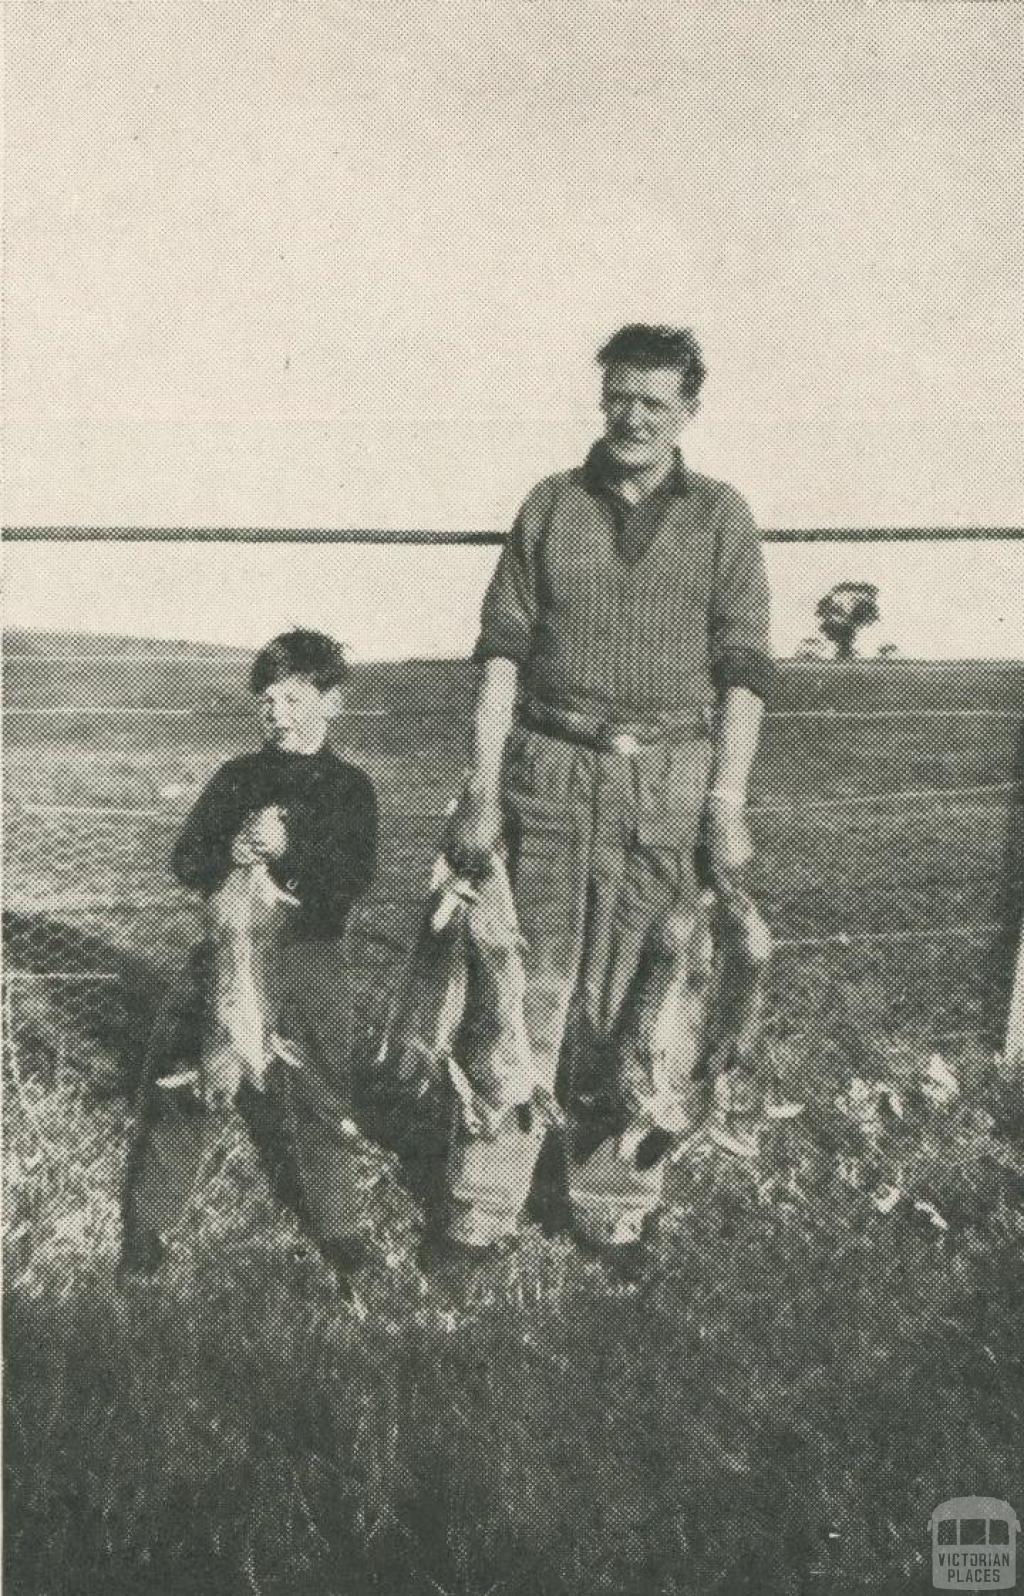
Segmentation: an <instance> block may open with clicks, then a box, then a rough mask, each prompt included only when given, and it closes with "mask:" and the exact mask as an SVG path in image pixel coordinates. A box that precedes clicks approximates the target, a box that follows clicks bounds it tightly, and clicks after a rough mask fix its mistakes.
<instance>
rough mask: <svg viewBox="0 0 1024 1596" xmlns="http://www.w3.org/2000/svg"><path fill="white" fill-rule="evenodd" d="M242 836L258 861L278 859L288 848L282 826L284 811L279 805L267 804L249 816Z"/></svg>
mask: <svg viewBox="0 0 1024 1596" xmlns="http://www.w3.org/2000/svg"><path fill="white" fill-rule="evenodd" d="M243 835H244V836H245V838H246V840H247V842H248V844H249V846H250V848H251V849H252V850H253V852H254V853H255V854H256V855H257V857H258V858H260V859H280V857H281V855H282V854H283V853H284V851H285V849H286V848H287V847H288V832H287V830H286V829H285V824H284V810H283V809H282V808H281V807H280V805H279V804H268V805H267V807H266V808H265V809H257V810H256V812H255V814H252V815H250V816H249V820H248V823H247V825H246V826H245V829H244V832H243Z"/></svg>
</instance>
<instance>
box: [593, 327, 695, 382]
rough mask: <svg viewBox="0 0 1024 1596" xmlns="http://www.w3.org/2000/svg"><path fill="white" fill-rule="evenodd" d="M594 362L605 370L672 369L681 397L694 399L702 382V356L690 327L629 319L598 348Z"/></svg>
mask: <svg viewBox="0 0 1024 1596" xmlns="http://www.w3.org/2000/svg"><path fill="white" fill-rule="evenodd" d="M597 363H598V365H599V366H600V367H601V369H602V370H603V371H605V372H607V370H608V367H609V366H637V367H639V369H640V370H641V371H660V370H664V369H665V368H674V369H675V370H676V371H678V373H679V386H680V388H681V389H682V394H683V398H684V399H696V397H697V395H698V394H699V393H700V387H701V383H702V382H703V381H704V375H705V366H704V357H703V355H702V354H701V352H700V344H699V343H698V342H697V340H696V338H695V337H694V335H693V333H692V332H691V331H690V329H689V327H649V326H647V325H646V324H645V323H644V322H640V321H635V322H630V324H629V326H628V327H620V328H619V330H618V332H617V333H613V334H612V336H611V337H610V338H609V340H608V342H607V343H606V344H604V345H603V346H602V347H601V348H600V349H599V350H598V351H597Z"/></svg>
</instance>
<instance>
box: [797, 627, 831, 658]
mask: <svg viewBox="0 0 1024 1596" xmlns="http://www.w3.org/2000/svg"><path fill="white" fill-rule="evenodd" d="M827 648H828V644H827V643H826V642H825V639H824V638H823V637H819V636H818V634H817V633H816V632H815V633H814V635H813V636H812V637H803V638H801V639H800V642H799V643H798V644H797V648H796V658H797V659H824V658H825V651H826V649H827Z"/></svg>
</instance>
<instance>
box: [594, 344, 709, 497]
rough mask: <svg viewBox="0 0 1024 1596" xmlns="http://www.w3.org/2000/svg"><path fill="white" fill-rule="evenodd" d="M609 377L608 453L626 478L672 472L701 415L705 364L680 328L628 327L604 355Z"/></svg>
mask: <svg viewBox="0 0 1024 1596" xmlns="http://www.w3.org/2000/svg"><path fill="white" fill-rule="evenodd" d="M597 361H598V365H599V366H600V367H601V369H602V371H603V372H604V382H603V387H602V394H601V408H602V409H603V411H604V416H605V430H604V440H605V448H606V449H607V451H608V454H609V455H610V457H611V459H612V461H613V462H614V463H615V464H616V465H617V466H618V467H619V468H620V469H621V470H622V471H624V472H626V473H630V472H642V471H652V470H657V469H662V468H667V466H668V464H669V462H670V461H671V458H672V451H673V450H674V448H675V444H676V439H677V438H678V436H679V434H680V432H681V431H682V429H683V427H684V426H685V425H686V423H687V422H688V421H691V420H692V419H693V417H694V416H695V415H696V413H697V406H698V404H699V398H698V395H699V393H700V388H701V383H702V382H703V381H704V361H703V359H702V357H701V352H700V346H699V344H698V343H697V340H696V338H695V337H694V336H693V333H692V332H690V331H689V330H688V329H686V328H679V327H648V326H645V325H644V324H643V323H640V322H636V323H633V324H631V325H630V326H628V327H622V328H620V330H619V331H618V332H617V333H615V334H614V335H613V336H612V337H611V338H609V340H608V342H607V343H606V344H605V345H604V346H603V347H602V348H601V349H599V350H598V353H597Z"/></svg>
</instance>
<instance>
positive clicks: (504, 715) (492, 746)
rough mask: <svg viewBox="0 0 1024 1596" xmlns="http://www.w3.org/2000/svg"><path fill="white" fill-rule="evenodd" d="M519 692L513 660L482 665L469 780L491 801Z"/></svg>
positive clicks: (517, 677) (493, 661) (499, 777)
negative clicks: (490, 797) (489, 797)
mask: <svg viewBox="0 0 1024 1596" xmlns="http://www.w3.org/2000/svg"><path fill="white" fill-rule="evenodd" d="M518 688H519V667H518V665H517V664H516V662H515V660H511V659H501V658H495V659H489V660H486V661H485V662H484V667H483V678H482V680H481V682H480V689H479V692H478V694H477V700H476V715H475V717H474V721H473V747H472V754H471V760H472V775H471V780H472V783H473V785H474V786H475V787H476V788H477V789H478V790H479V791H480V792H482V793H486V794H488V795H489V796H492V797H496V796H497V793H498V789H499V787H500V785H501V763H502V756H503V755H504V752H505V743H506V741H507V739H508V734H509V732H510V731H511V729H512V721H513V718H514V716H515V708H516V694H517V692H518Z"/></svg>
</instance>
